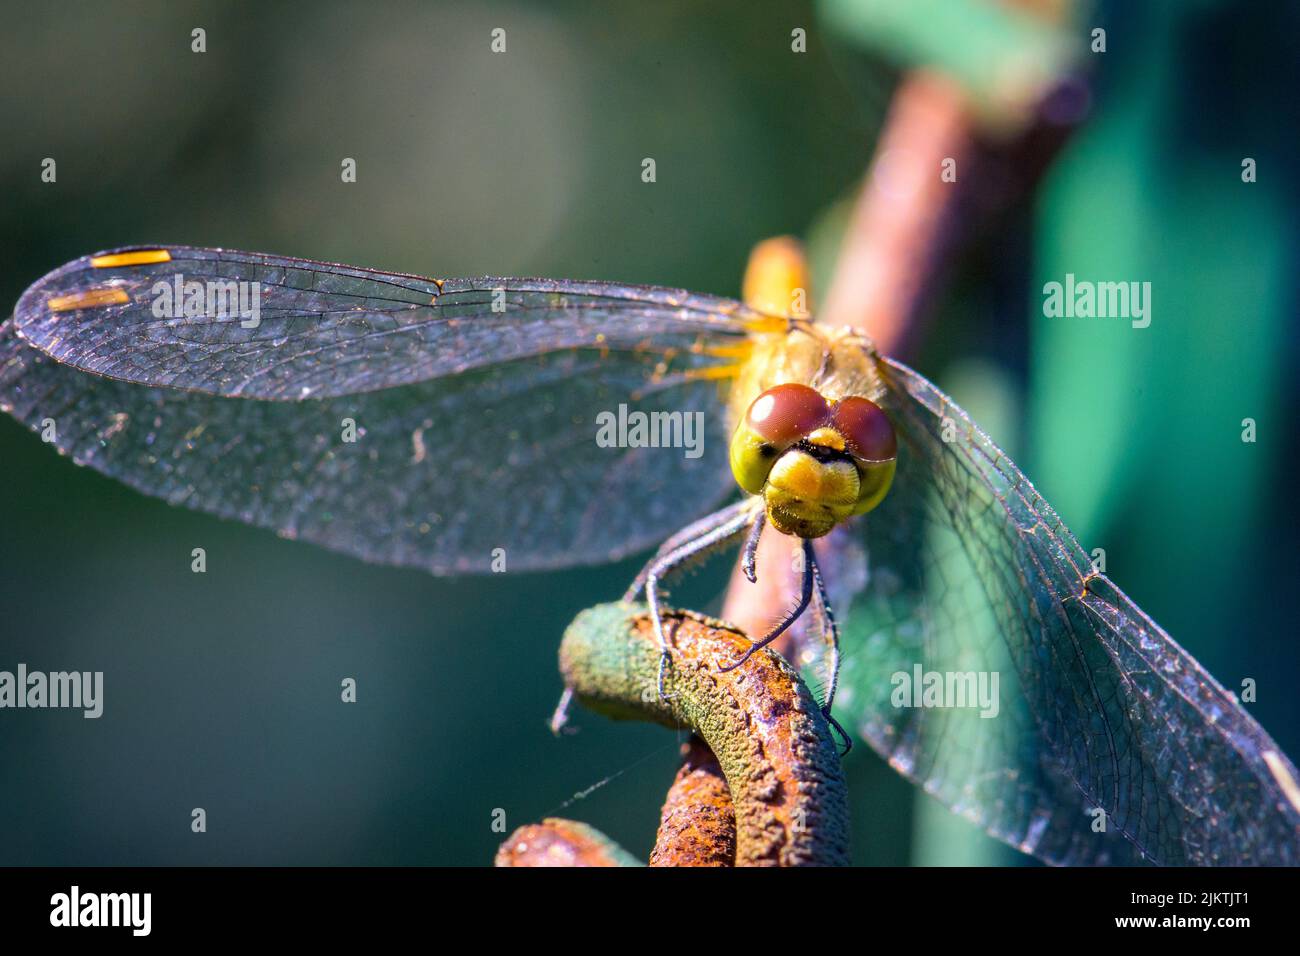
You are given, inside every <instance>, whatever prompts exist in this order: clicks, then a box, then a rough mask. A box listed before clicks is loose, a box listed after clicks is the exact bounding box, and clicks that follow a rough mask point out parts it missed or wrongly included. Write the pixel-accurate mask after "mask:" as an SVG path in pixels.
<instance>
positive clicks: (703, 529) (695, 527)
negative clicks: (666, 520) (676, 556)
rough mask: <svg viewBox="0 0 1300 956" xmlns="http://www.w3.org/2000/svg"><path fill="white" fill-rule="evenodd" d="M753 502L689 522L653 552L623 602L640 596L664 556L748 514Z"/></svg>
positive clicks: (740, 502)
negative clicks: (656, 564) (656, 565)
mask: <svg viewBox="0 0 1300 956" xmlns="http://www.w3.org/2000/svg"><path fill="white" fill-rule="evenodd" d="M754 501H755V499H753V498H746V499H745V500H743V501H738V502H736V503H735V504H733V505H727V507H725V508H721V509H719V510H717V511H715V512H713V513H712V514H709V515H705V516H704V517H703V518H700V519H699V520H698V521H693V522H691V523H690V524H688V525H687V526H686V527H685V528H682V530H681V531H678V532H677V533H676V534H674V535H673V536H672V537H670V538H669V539H668V540H667V541H665V542H664V543H663V544H661V545H660V546H659V550H658V551H656V552H655V555H654V557H653V558H651V559H650V560H649V561H648V562H646V565H645V567H643V568H642V569H641V571H640V573H639V574H637V576H636V577H635V578H633V580H632V584H631V585H630V586H629V587H628V589H627V591H626V592H625V593H624V595H623V600H624V601H635V600H636V599H637V598H638V597H640V596H641V591H642V589H643V588H644V587H645V583H646V578H647V577H648V576H649V574H650V569H651V568H653V567H654V566H655V562H657V561H658V560H660V559H661V558H663V557H664V556H666V555H668V554H671V553H672V552H673V551H676V550H677V549H678V548H680V547H681V546H682V545H684V544H687V543H688V542H691V541H695V540H696V539H698V538H700V537H702V536H704V535H706V534H708V533H709V532H710V531H713V530H715V529H716V528H718V527H720V526H721V525H724V524H726V523H727V522H729V521H731V520H732V519H733V518H734V517H735V516H736V515H740V514H748V513H749V512H751V511H752V510H753V509H754V507H755V504H754ZM759 514H760V515H761V514H762V512H761V511H760V512H759Z"/></svg>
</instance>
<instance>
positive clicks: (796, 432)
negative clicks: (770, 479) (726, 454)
mask: <svg viewBox="0 0 1300 956" xmlns="http://www.w3.org/2000/svg"><path fill="white" fill-rule="evenodd" d="M829 418H830V406H828V405H827V404H826V399H824V398H822V396H821V393H820V392H818V391H817V390H816V389H815V388H809V387H808V386H807V385H800V384H798V383H796V382H788V383H786V384H784V385H777V386H774V387H773V388H769V389H768V390H767V391H765V392H764V393H763V394H762V395H760V396H758V398H756V399H754V402H753V404H751V405H750V406H749V410H748V411H747V412H746V413H745V418H744V420H743V421H741V423H740V425H739V426H737V428H736V433H735V435H733V436H732V439H731V472H732V474H733V475H735V478H736V482H737V483H738V484H739V485H740V487H742V488H744V489H745V490H746V491H748V492H749V493H750V494H755V495H756V494H759V493H760V492H762V490H763V484H764V482H766V481H767V475H768V472H770V471H771V470H772V465H773V464H775V463H776V460H777V458H779V457H780V456H781V454H782V453H784V452H785V451H786V450H787V449H788V448H790V446H791V445H793V444H795V442H798V441H800V440H801V439H803V438H804V437H806V436H807V435H808V434H809V433H810V432H813V431H815V430H816V429H817V428H819V427H821V426H822V425H824V424H826V423H827V421H828V420H829Z"/></svg>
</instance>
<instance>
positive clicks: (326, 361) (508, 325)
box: [14, 246, 761, 401]
mask: <svg viewBox="0 0 1300 956" xmlns="http://www.w3.org/2000/svg"><path fill="white" fill-rule="evenodd" d="M83 304H84V305H86V307H82V308H78V307H77V306H79V305H83ZM254 307H255V308H254ZM14 321H15V323H16V324H17V326H18V330H19V332H20V333H21V334H22V336H23V337H24V338H25V339H27V340H28V341H29V342H31V343H32V344H33V345H35V346H36V347H37V348H39V349H41V350H42V351H44V352H46V353H48V354H49V355H51V356H52V357H54V358H55V359H57V360H58V361H60V362H62V363H63V364H65V365H70V366H73V367H74V368H78V369H81V370H83V371H87V372H94V373H96V374H99V375H104V376H108V377H112V378H119V379H122V380H124V381H129V382H135V383H137V384H142V385H163V386H167V387H170V388H183V389H194V390H199V391H205V392H210V393H212V394H214V395H226V396H232V397H242V398H261V399H270V400H276V401H286V400H287V401H296V400H299V399H302V398H308V397H312V398H329V397H332V396H337V395H350V394H356V393H359V392H370V391H375V390H377V389H383V388H391V387H393V386H397V385H407V384H411V383H413V382H420V381H426V380H428V379H432V378H438V377H441V376H445V375H452V374H456V373H459V372H464V371H467V370H469V369H474V368H479V367H481V366H484V365H489V364H495V363H500V362H506V361H510V360H512V359H518V358H526V357H529V356H534V355H541V354H545V353H548V352H555V351H559V350H562V349H567V348H582V347H592V348H603V349H616V350H626V349H638V348H639V349H649V350H652V351H657V352H659V353H664V352H668V351H679V350H689V349H691V348H696V347H698V344H699V337H700V336H701V335H702V334H704V335H728V334H730V335H741V334H744V333H745V330H746V323H747V322H753V321H761V317H760V316H758V315H757V314H756V313H754V312H752V311H751V310H749V309H747V308H746V307H745V306H744V305H742V304H741V303H739V302H735V301H733V300H731V299H722V298H716V297H713V296H702V295H695V294H693V293H689V292H684V291H681V290H676V289H662V288H656V287H653V286H628V285H616V284H614V283H608V282H581V281H573V280H555V279H503V278H481V279H446V280H442V279H425V278H421V277H419V276H408V275H399V274H395V273H387V272H376V271H372V270H369V269H358V268H354V267H352V266H345V265H338V264H336V263H327V262H314V261H311V260H307V259H291V258H286V257H284V256H271V255H263V254H260V253H248V252H235V251H233V250H229V249H196V248H191V247H186V246H169V247H167V248H165V249H140V248H134V247H133V248H125V249H115V250H109V251H108V252H101V253H96V254H94V255H91V256H83V257H82V258H80V259H74V260H73V261H72V262H69V263H68V264H67V265H64V266H61V267H59V268H58V269H55V270H54V271H53V272H51V273H49V274H48V275H46V276H45V277H44V278H42V279H40V280H39V281H38V282H36V283H35V284H34V285H32V286H31V288H29V289H28V290H27V291H26V292H25V293H23V296H22V298H21V299H19V300H18V304H17V305H16V306H15V308H14Z"/></svg>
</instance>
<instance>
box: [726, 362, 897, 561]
mask: <svg viewBox="0 0 1300 956" xmlns="http://www.w3.org/2000/svg"><path fill="white" fill-rule="evenodd" d="M897 455H898V441H897V438H896V436H895V434H894V427H893V425H892V424H890V421H889V418H888V416H887V415H885V413H884V411H882V410H881V408H880V406H878V405H876V404H875V403H874V402H872V401H869V400H868V399H865V398H861V397H859V396H851V397H849V398H843V399H840V400H839V401H837V402H828V401H826V399H825V398H823V397H822V395H821V393H820V392H818V391H817V390H816V389H814V388H810V387H809V386H807V385H801V384H798V383H795V382H789V383H786V384H784V385H777V386H774V387H773V388H769V389H768V390H767V391H765V392H764V393H763V394H762V395H759V396H758V398H756V399H754V402H753V404H751V405H750V406H749V410H748V411H747V412H746V413H745V417H744V418H743V419H742V420H741V422H740V424H739V425H738V426H737V427H736V433H735V435H733V436H732V439H731V472H732V474H733V475H735V478H736V482H737V483H738V484H739V485H740V487H741V488H743V489H745V490H746V491H748V492H749V493H751V494H755V495H762V496H763V502H764V506H765V508H766V510H767V519H768V521H770V522H771V523H772V525H773V526H774V527H775V528H776V529H777V530H778V531H780V532H782V533H784V534H790V535H795V536H797V537H800V538H820V537H821V536H822V535H824V534H827V533H829V532H830V530H831V529H832V528H834V527H835V526H836V525H837V524H839V523H840V522H841V521H843V520H844V519H845V518H848V517H850V516H851V515H858V514H864V513H866V512H868V511H870V510H871V509H872V508H874V507H875V506H876V505H878V504H880V502H881V500H882V499H883V498H884V497H885V493H886V492H888V491H889V485H890V483H891V482H892V481H893V479H894V464H895V461H896V460H897Z"/></svg>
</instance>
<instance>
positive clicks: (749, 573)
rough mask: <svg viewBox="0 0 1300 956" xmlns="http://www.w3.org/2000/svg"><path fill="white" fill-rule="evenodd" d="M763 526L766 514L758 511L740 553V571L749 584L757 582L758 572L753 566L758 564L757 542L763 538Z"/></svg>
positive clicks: (765, 521)
mask: <svg viewBox="0 0 1300 956" xmlns="http://www.w3.org/2000/svg"><path fill="white" fill-rule="evenodd" d="M765 524H767V512H765V511H760V512H759V513H758V517H757V518H755V519H754V525H753V527H751V528H750V529H749V537H747V538H746V539H745V549H744V551H742V552H741V555H742V557H741V561H740V569H741V570H742V571H743V572H744V574H745V577H746V578H748V579H749V583H750V584H755V583H757V581H758V572H757V571H756V570H754V565H755V564H757V563H758V540H759V538H761V537H762V536H763V525H765Z"/></svg>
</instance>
